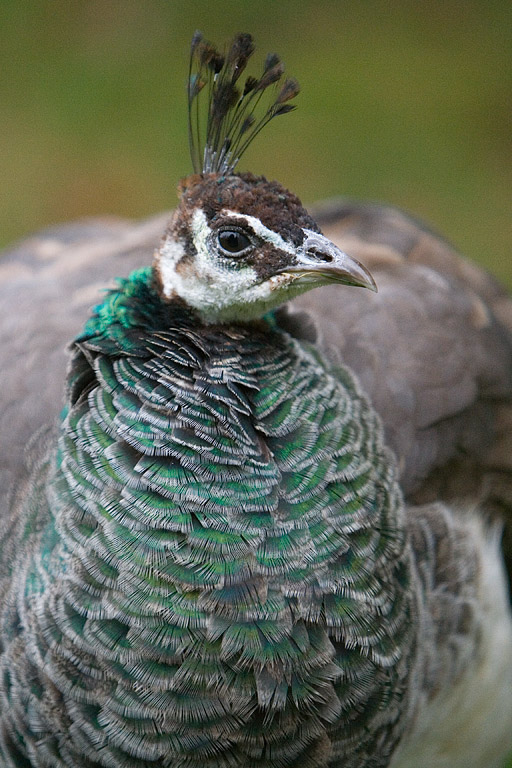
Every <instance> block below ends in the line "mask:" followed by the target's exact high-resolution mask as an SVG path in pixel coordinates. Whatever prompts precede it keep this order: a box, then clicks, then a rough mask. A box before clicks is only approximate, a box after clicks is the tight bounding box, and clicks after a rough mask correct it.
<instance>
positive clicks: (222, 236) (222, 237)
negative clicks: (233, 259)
mask: <svg viewBox="0 0 512 768" xmlns="http://www.w3.org/2000/svg"><path fill="white" fill-rule="evenodd" d="M219 245H220V247H221V248H222V250H223V251H226V252H227V253H232V254H233V253H242V251H245V249H246V248H249V246H250V245H251V241H250V240H249V238H248V237H247V235H244V233H243V232H238V231H237V230H236V229H224V230H223V231H222V232H219Z"/></svg>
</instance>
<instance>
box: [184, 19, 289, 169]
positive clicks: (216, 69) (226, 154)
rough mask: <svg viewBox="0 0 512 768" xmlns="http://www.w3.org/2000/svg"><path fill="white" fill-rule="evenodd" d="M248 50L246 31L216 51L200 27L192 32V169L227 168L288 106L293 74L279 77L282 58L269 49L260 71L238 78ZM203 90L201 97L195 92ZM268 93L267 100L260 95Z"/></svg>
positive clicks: (250, 51) (249, 53)
mask: <svg viewBox="0 0 512 768" xmlns="http://www.w3.org/2000/svg"><path fill="white" fill-rule="evenodd" d="M253 53H254V43H253V40H252V37H251V35H249V34H247V33H240V34H238V35H236V36H235V38H234V39H233V41H232V43H231V45H230V47H229V50H228V51H227V53H225V54H224V53H220V52H219V50H218V49H217V48H216V47H215V46H214V45H212V44H211V43H209V42H207V41H206V40H204V38H203V36H202V34H201V32H196V33H195V34H194V37H193V38H192V45H191V51H190V68H189V80H188V132H189V142H190V155H191V158H192V165H193V168H194V172H195V173H218V174H222V175H228V174H230V173H232V172H233V170H234V168H235V166H236V165H237V163H238V161H239V159H240V157H241V156H242V154H243V153H244V152H245V150H246V149H247V147H248V146H249V144H250V143H251V141H252V140H253V139H254V138H255V137H256V136H257V134H258V133H259V132H260V131H261V129H262V128H263V127H264V126H265V125H266V124H267V123H269V122H270V120H272V119H273V118H274V117H277V116H278V115H284V114H286V113H287V112H291V111H292V110H293V109H295V107H294V106H293V105H292V104H289V103H288V102H290V100H291V99H293V98H294V97H295V96H296V95H297V94H298V92H299V84H298V82H297V81H296V80H294V79H293V78H287V79H284V64H283V63H282V61H281V60H280V58H279V56H277V55H276V54H275V53H269V54H268V56H267V58H266V59H265V63H264V66H263V73H262V75H261V77H259V78H256V77H253V76H251V75H249V76H248V77H246V78H245V81H244V82H243V84H242V82H241V76H242V73H243V72H244V70H245V68H246V66H247V62H248V61H249V59H250V57H251V56H252V54H253ZM204 93H206V99H204V97H202V96H201V94H204ZM268 94H271V98H270V103H269V101H268V98H267V99H264V104H265V103H266V104H267V106H266V107H265V106H264V104H262V97H263V96H264V95H265V96H268Z"/></svg>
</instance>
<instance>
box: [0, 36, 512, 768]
mask: <svg viewBox="0 0 512 768" xmlns="http://www.w3.org/2000/svg"><path fill="white" fill-rule="evenodd" d="M251 46H252V43H251V42H250V39H249V38H248V36H240V37H239V38H237V39H236V40H235V42H234V43H233V47H232V49H230V51H229V52H228V54H227V56H226V57H225V58H222V57H220V54H218V52H216V51H215V49H213V48H212V47H211V46H209V45H208V44H204V43H203V42H202V40H201V39H200V38H197V37H195V38H194V42H193V54H195V55H198V56H199V58H200V63H201V66H204V67H207V68H208V67H209V69H210V71H211V73H213V75H212V77H214V78H215V77H216V78H218V79H217V80H216V81H215V82H216V83H217V85H216V87H217V91H215V90H214V93H218V92H219V91H220V90H221V89H220V86H219V82H220V84H221V85H222V84H224V86H225V87H224V92H223V100H221V99H220V97H219V98H218V99H217V101H215V97H213V99H212V100H211V102H210V103H211V104H213V105H214V109H213V115H214V117H213V118H212V117H210V123H209V124H208V125H209V130H210V129H211V127H212V125H213V126H214V128H215V126H217V128H216V130H217V134H218V135H217V138H216V139H215V140H214V139H212V138H211V136H210V139H208V140H207V143H206V147H207V148H208V151H207V152H206V153H205V157H206V158H207V159H206V160H205V163H206V165H205V167H204V168H198V167H196V168H195V170H196V171H197V174H196V175H194V176H192V177H190V178H189V179H187V180H186V181H185V182H184V183H183V184H182V189H181V193H182V194H181V200H180V206H179V207H178V209H177V212H176V213H175V215H174V218H173V220H172V222H171V225H170V227H169V228H168V230H167V231H166V235H165V237H164V240H163V242H162V243H161V245H160V247H159V248H158V249H157V252H156V255H155V260H154V264H153V267H152V268H143V269H139V270H137V271H136V272H134V273H132V274H131V276H130V277H129V278H127V279H124V280H120V281H119V283H118V285H117V287H116V288H115V289H113V290H111V291H110V292H109V293H108V295H107V296H106V298H105V300H104V301H103V302H102V303H101V304H100V305H98V306H97V307H96V309H95V310H94V312H93V315H92V316H91V318H90V319H89V321H88V322H87V323H86V325H85V327H84V329H83V330H82V332H81V333H79V335H78V336H77V338H76V339H75V341H74V343H73V345H72V350H71V358H70V363H69V367H68V374H67V387H66V400H65V408H64V412H63V414H62V421H61V425H60V427H59V429H58V434H57V435H56V436H55V439H54V438H53V434H54V433H48V434H46V435H45V436H43V437H40V438H39V441H38V443H37V446H36V448H35V449H34V451H33V458H32V466H31V469H30V471H27V472H26V474H25V477H24V479H23V480H22V481H20V483H19V485H18V487H17V488H16V492H15V494H14V495H13V497H12V501H11V505H10V512H9V514H8V515H6V516H5V517H4V521H5V522H4V535H3V537H2V542H1V545H0V563H1V565H0V606H1V611H2V613H1V616H2V619H1V621H2V638H1V643H0V701H1V710H0V755H1V759H0V765H2V766H3V765H5V766H25V765H26V766H31V765H33V766H55V765H57V766H69V767H70V768H71V767H73V766H75V767H76V768H78V767H80V768H92V767H93V766H106V767H110V766H112V767H114V766H115V767H116V768H128V767H130V768H138V767H139V766H140V767H142V766H144V768H147V767H149V766H155V768H157V767H158V766H172V767H173V768H178V766H187V768H194V766H199V765H203V766H211V768H217V767H218V766H226V767H227V766H233V767H235V766H254V768H256V766H261V768H277V766H279V767H280V768H281V767H282V768H285V766H295V765H299V764H300V765H301V766H312V767H313V766H318V767H319V768H320V766H332V767H333V768H334V767H335V766H344V768H370V767H373V768H377V767H378V766H382V767H384V766H387V765H390V764H393V765H397V766H400V768H402V766H405V765H407V763H408V761H410V760H414V761H415V764H417V765H418V764H422V763H420V762H418V760H419V759H423V758H424V759H425V763H424V764H425V765H437V766H439V768H440V767H441V766H442V765H445V763H443V762H442V761H443V759H445V755H446V754H449V752H446V747H445V745H446V744H447V743H448V742H447V737H446V735H444V736H443V733H442V726H443V721H444V720H445V719H446V714H445V713H446V712H449V711H450V707H451V708H452V709H453V704H450V695H448V693H447V692H450V691H453V692H454V694H455V698H456V699H457V697H458V699H457V700H458V701H459V705H458V706H459V709H460V708H461V707H462V702H463V700H464V697H465V696H466V697H467V696H468V694H467V691H470V690H471V685H472V682H471V681H472V680H473V679H474V678H473V677H472V676H468V667H470V666H471V664H473V665H475V664H477V663H478V664H479V669H481V670H484V672H482V674H481V675H480V679H479V683H478V685H477V687H478V688H479V696H480V699H479V701H483V702H487V705H485V703H484V704H483V705H482V706H481V707H480V709H478V707H473V709H471V707H469V708H468V713H469V714H468V717H473V718H475V722H477V721H478V717H477V714H476V713H477V710H478V711H480V710H482V712H483V722H484V723H485V722H489V723H490V722H492V723H493V728H494V731H493V739H494V742H493V744H489V745H487V746H486V745H484V747H483V748H482V750H481V751H480V752H479V753H478V754H477V749H476V747H475V746H474V745H472V744H471V741H470V739H468V740H467V743H466V744H464V745H462V746H461V747H460V750H459V753H460V755H461V760H460V765H463V764H465V765H467V764H469V763H468V760H471V759H472V758H471V756H472V755H473V756H474V757H475V762H474V763H473V764H474V765H475V766H480V765H482V766H483V765H486V766H490V765H496V766H498V765H499V764H500V763H499V761H500V759H501V758H502V756H503V755H504V753H505V750H506V745H507V739H508V736H507V725H506V724H507V722H510V719H512V696H511V697H508V698H507V695H506V693H502V694H499V695H498V694H497V691H498V690H501V689H500V688H499V686H500V681H501V685H502V690H503V691H506V686H507V684H508V683H507V681H506V678H505V677H504V676H505V675H506V674H508V672H507V670H508V669H509V668H510V667H512V665H507V664H504V665H503V670H501V669H500V668H499V666H497V665H496V664H495V665H494V666H493V665H492V663H491V662H492V660H494V661H496V659H497V658H500V657H502V656H503V657H505V658H508V656H507V654H508V655H510V653H511V649H512V631H511V628H510V616H509V614H508V613H507V611H508V609H507V607H506V597H505V584H504V579H503V575H502V573H501V575H500V566H499V560H498V557H499V556H498V533H497V528H496V526H493V525H491V524H489V523H486V522H483V521H482V520H481V518H480V517H478V515H477V514H476V511H475V510H472V509H468V507H467V505H466V507H464V506H461V505H460V504H459V505H458V506H457V505H456V504H453V503H452V502H450V501H449V499H448V498H441V497H440V499H439V500H436V501H432V500H425V499H423V501H426V503H424V504H423V505H422V506H412V505H411V503H410V502H408V503H406V502H404V498H403V492H402V489H401V487H400V483H401V480H402V478H401V465H400V451H399V450H397V456H395V455H394V454H393V453H392V451H391V450H390V449H389V448H388V447H386V436H385V432H384V427H383V425H382V423H381V420H380V418H379V416H378V415H377V414H376V412H375V410H374V408H373V406H372V405H371V404H370V402H369V400H368V398H367V396H366V395H365V394H364V393H363V391H362V388H361V386H360V385H359V383H358V382H357V379H356V378H355V376H354V375H353V374H352V373H351V371H350V369H349V368H348V367H347V366H346V365H344V364H342V363H341V362H339V361H334V362H333V361H332V360H331V361H329V360H328V358H327V357H326V356H325V355H324V353H323V352H322V351H321V350H320V349H319V347H318V345H316V344H315V343H313V341H312V340H311V338H309V339H308V338H306V337H307V336H308V333H307V327H306V326H304V324H301V322H296V323H295V324H294V323H293V322H292V323H290V317H288V319H287V318H286V317H284V316H282V315H281V314H279V313H275V312H273V311H272V308H273V307H275V306H277V305H278V304H280V303H281V302H282V301H283V300H285V299H288V298H292V297H293V296H295V295H297V294H299V293H301V292H303V291H304V290H307V289H308V288H310V287H314V285H315V284H318V283H322V282H331V281H333V280H336V281H338V282H343V283H348V284H349V285H360V286H366V287H370V288H372V287H373V281H372V279H371V276H370V275H369V274H368V272H367V271H366V270H365V269H364V268H363V267H362V266H361V265H360V264H359V263H358V262H356V261H355V260H354V259H351V258H350V257H347V256H346V254H344V253H343V252H341V251H340V250H339V248H337V247H336V246H335V245H334V244H333V243H331V242H330V241H328V240H327V238H325V237H324V236H323V235H321V233H320V230H319V228H318V226H317V224H316V222H315V221H314V219H312V218H311V217H310V216H309V214H307V212H306V211H305V210H304V209H303V208H302V206H301V204H300V201H298V199H297V198H295V197H294V196H293V195H291V193H289V192H288V191H287V190H285V189H283V188H282V187H280V185H278V184H276V183H274V182H272V183H269V182H267V181H266V180H265V179H262V178H258V177H254V176H251V175H250V174H241V175H238V174H234V173H233V167H234V163H236V161H237V157H238V156H237V154H236V153H235V152H234V149H233V148H234V147H237V146H238V148H240V147H242V148H243V142H244V141H245V139H243V138H242V137H243V135H244V134H245V132H246V131H251V130H252V126H253V125H254V124H255V125H256V128H258V126H259V125H260V124H259V123H258V122H255V123H254V122H253V121H251V120H250V119H249V117H247V114H246V113H240V114H241V115H242V116H241V117H239V118H237V120H238V122H235V129H236V130H240V131H241V132H240V135H239V136H238V138H237V139H236V136H237V134H236V130H235V139H236V141H232V139H231V138H230V137H229V136H228V135H227V133H226V131H225V129H224V128H223V129H222V130H221V129H220V128H219V126H221V125H222V121H223V119H224V118H226V119H227V120H228V122H229V120H230V119H231V117H230V116H231V115H232V114H233V112H232V110H233V103H234V102H233V92H229V88H228V87H227V85H229V84H231V86H232V87H233V88H234V87H235V84H236V83H237V82H238V79H239V77H240V74H241V71H243V68H244V67H245V63H246V60H247V58H248V57H249V56H250V53H252V47H251ZM249 51H250V52H249ZM198 52H199V53H198ZM201 71H202V70H200V73H199V75H194V76H192V77H191V80H190V86H189V99H190V100H191V102H193V103H195V102H194V99H196V98H197V96H198V94H199V92H200V91H201V90H202V89H203V88H204V82H203V80H202V79H201V78H202V77H203V75H202V74H201ZM281 75H282V67H281V65H280V62H279V61H278V60H277V61H276V58H275V57H274V58H271V59H267V62H266V64H265V68H264V73H263V75H262V78H261V79H260V81H259V82H260V90H265V88H266V87H268V85H272V84H273V83H275V82H277V81H278V80H279V78H280V77H281ZM253 80H254V79H253ZM247 82H248V83H249V86H248V85H247ZM257 82H258V81H254V82H253V81H252V80H249V79H248V80H247V81H246V86H245V88H244V89H242V90H241V91H240V93H242V96H240V93H238V97H237V98H239V99H240V100H242V99H243V98H246V97H247V98H249V97H250V95H251V93H257V92H258V84H257ZM263 86H264V87H263ZM296 91H297V86H296V84H295V81H286V82H285V84H284V85H283V86H282V87H281V90H279V92H278V96H277V98H276V100H275V101H274V102H273V103H272V105H271V107H270V108H269V110H270V111H269V112H268V113H265V114H266V115H267V117H268V116H269V115H270V117H268V119H271V117H273V116H275V115H276V114H280V113H282V112H283V111H288V110H282V106H283V105H285V102H287V101H288V99H290V98H292V97H293V96H294V95H295V93H296ZM226 93H228V97H227V96H226ZM229 93H231V95H229ZM215 105H216V106H215ZM222 109H225V113H224V115H223V113H222ZM272 110H273V112H272ZM279 110H281V111H279ZM248 114H249V116H250V114H251V113H250V112H249V113H248ZM244 115H245V116H244ZM221 118H222V119H221ZM268 119H267V121H268ZM215 121H217V122H215ZM244 121H248V124H247V127H246V128H244V130H243V131H242V130H241V127H240V126H243V125H245V123H244ZM264 122H265V116H264V118H263V124H264ZM232 127H233V126H232ZM212 130H213V129H212ZM213 133H215V131H213ZM237 141H238V145H237ZM212 142H213V144H212ZM215 142H217V143H215ZM196 145H197V141H196V139H194V137H193V138H192V147H193V151H192V156H193V158H195V160H194V162H195V163H196V165H197V163H198V162H199V161H198V156H199V154H198V153H197V152H196V151H195V148H196ZM212 297H213V298H212ZM394 447H395V446H394ZM395 449H396V448H395ZM397 457H398V462H397ZM414 492H417V493H418V494H419V495H421V490H420V487H419V485H418V483H416V485H415V486H414ZM417 500H418V501H420V500H421V499H420V498H418V499H417ZM484 558H490V560H491V562H490V564H489V565H486V563H485V561H484ZM489 622H493V628H492V629H493V631H491V630H490V628H489ZM494 629H496V631H497V632H498V636H499V638H498V639H497V637H498V636H496V637H495V633H494ZM496 670H497V671H496ZM468 681H469V682H468ZM493 697H494V698H493ZM454 700H455V699H454ZM486 706H487V709H486V708H485V707H486ZM468 717H466V718H465V717H464V713H462V714H461V715H460V722H461V723H462V724H463V726H464V725H465V726H467V722H468ZM432 729H434V730H435V731H436V732H437V733H438V739H437V743H438V745H439V751H438V754H437V755H434V752H431V753H430V757H429V756H428V755H427V757H425V752H426V750H428V743H429V738H431V737H432ZM443 739H444V741H443ZM435 741H436V739H435V737H434V742H435ZM475 743H476V744H477V743H478V739H476V740H475ZM425 745H426V746H425ZM418 750H419V752H420V755H419V756H418V754H417V752H418ZM393 755H395V757H393ZM447 759H451V758H447ZM2 760H3V762H1V761H2ZM393 760H394V761H395V762H392V761H393ZM436 760H437V762H435V761H436ZM400 761H402V762H400ZM403 761H405V762H403ZM429 761H430V762H429ZM463 761H464V762H463ZM477 761H478V762H477ZM449 764H450V765H455V764H456V763H455V762H453V760H452V762H451V763H449ZM446 765H448V763H446Z"/></svg>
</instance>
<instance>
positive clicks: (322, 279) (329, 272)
mask: <svg viewBox="0 0 512 768" xmlns="http://www.w3.org/2000/svg"><path fill="white" fill-rule="evenodd" d="M304 234H305V238H304V242H303V243H302V245H301V246H299V248H297V261H296V263H295V264H291V265H290V266H287V267H284V268H283V269H282V270H281V271H282V272H286V273H290V274H298V275H299V276H300V277H304V279H305V280H311V281H312V282H317V281H318V283H329V282H335V283H343V285H356V286H359V287H361V288H369V289H370V291H375V292H376V291H377V285H376V283H375V280H374V279H373V277H372V276H371V274H370V272H369V271H368V270H367V269H366V267H364V266H363V265H362V264H361V263H360V262H359V261H357V259H354V258H352V257H351V256H348V255H347V254H346V253H343V251H340V249H339V248H338V247H337V246H336V245H334V243H333V242H331V240H329V239H328V238H327V237H324V236H323V235H319V234H318V233H317V232H313V231H312V230H311V229H304Z"/></svg>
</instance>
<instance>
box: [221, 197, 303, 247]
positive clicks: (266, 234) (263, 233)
mask: <svg viewBox="0 0 512 768" xmlns="http://www.w3.org/2000/svg"><path fill="white" fill-rule="evenodd" d="M221 213H222V214H223V215H227V216H236V218H237V219H244V220H245V221H246V222H247V223H248V224H249V225H250V227H251V229H252V231H253V232H254V234H255V235H257V236H258V237H261V239H262V240H265V241H266V242H270V243H272V245H274V246H275V247H276V248H279V250H281V251H285V252H286V253H295V252H296V248H295V247H294V246H293V245H292V244H291V243H287V242H286V240H283V238H282V237H281V235H278V234H277V232H274V230H273V229H269V228H268V227H266V226H265V225H264V224H262V223H261V221H260V220H259V219H257V218H256V216H249V214H247V213H240V212H239V211H230V210H229V209H227V208H224V209H223V210H222V211H221Z"/></svg>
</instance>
